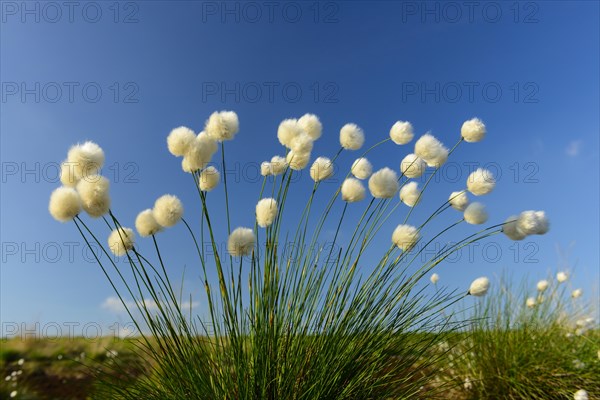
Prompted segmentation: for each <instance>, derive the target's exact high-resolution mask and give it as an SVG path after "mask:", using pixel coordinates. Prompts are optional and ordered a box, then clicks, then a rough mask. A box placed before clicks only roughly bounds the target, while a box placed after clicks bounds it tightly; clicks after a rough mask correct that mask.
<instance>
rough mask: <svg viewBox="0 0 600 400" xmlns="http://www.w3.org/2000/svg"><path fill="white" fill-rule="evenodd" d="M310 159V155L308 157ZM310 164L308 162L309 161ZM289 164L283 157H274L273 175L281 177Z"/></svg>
mask: <svg viewBox="0 0 600 400" xmlns="http://www.w3.org/2000/svg"><path fill="white" fill-rule="evenodd" d="M308 157H309V158H310V154H309V156H308ZM307 163H308V161H307ZM287 166H288V163H287V161H286V160H285V158H283V157H281V156H273V157H272V158H271V173H272V174H273V175H281V174H283V173H284V172H285V169H286V168H287Z"/></svg>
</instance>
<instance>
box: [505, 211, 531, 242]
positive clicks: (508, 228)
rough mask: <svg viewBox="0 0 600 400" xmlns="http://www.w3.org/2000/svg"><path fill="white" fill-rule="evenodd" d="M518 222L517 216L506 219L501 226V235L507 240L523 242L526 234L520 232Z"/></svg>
mask: <svg viewBox="0 0 600 400" xmlns="http://www.w3.org/2000/svg"><path fill="white" fill-rule="evenodd" d="M518 220H519V216H518V215H511V216H510V217H508V218H507V219H506V221H505V222H504V224H503V225H502V233H504V234H505V235H506V236H507V237H508V238H509V239H512V240H523V239H525V237H527V235H526V234H524V233H523V232H521V231H520V230H519V228H518V226H517V221H518Z"/></svg>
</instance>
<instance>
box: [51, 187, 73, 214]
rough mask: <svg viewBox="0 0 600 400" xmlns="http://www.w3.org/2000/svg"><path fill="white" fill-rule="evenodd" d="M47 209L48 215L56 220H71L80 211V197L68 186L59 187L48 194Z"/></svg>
mask: <svg viewBox="0 0 600 400" xmlns="http://www.w3.org/2000/svg"><path fill="white" fill-rule="evenodd" d="M48 211H50V215H52V217H53V218H54V219H55V220H57V221H60V222H68V221H71V220H72V219H73V218H75V216H76V215H77V214H79V213H80V212H81V198H80V197H79V193H77V191H76V190H75V189H73V188H70V187H64V186H62V187H59V188H58V189H56V190H54V191H53V192H52V194H51V195H50V204H49V205H48Z"/></svg>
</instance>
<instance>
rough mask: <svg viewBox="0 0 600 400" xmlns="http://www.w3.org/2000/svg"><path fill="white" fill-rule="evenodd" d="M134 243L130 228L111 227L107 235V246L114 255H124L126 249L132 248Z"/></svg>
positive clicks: (133, 235)
mask: <svg viewBox="0 0 600 400" xmlns="http://www.w3.org/2000/svg"><path fill="white" fill-rule="evenodd" d="M134 243H135V234H134V233H133V230H132V229H131V228H124V227H120V228H117V229H113V231H112V232H111V233H110V235H109V236H108V247H109V248H110V251H112V252H113V254H114V255H115V256H119V257H120V256H124V255H125V254H126V253H127V251H128V250H131V249H133V244H134Z"/></svg>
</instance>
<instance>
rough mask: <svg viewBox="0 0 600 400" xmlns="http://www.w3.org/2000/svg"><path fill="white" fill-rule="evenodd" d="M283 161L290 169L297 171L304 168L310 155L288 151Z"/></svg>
mask: <svg viewBox="0 0 600 400" xmlns="http://www.w3.org/2000/svg"><path fill="white" fill-rule="evenodd" d="M285 161H286V163H287V165H289V166H290V168H291V169H293V170H294V171H299V170H301V169H304V168H306V166H307V165H308V163H309V162H310V153H296V152H295V151H294V150H290V151H288V153H287V155H286V156H285Z"/></svg>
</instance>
